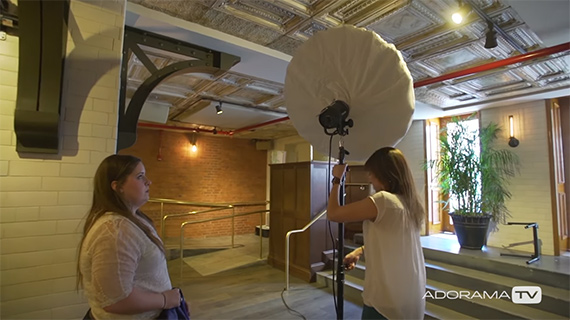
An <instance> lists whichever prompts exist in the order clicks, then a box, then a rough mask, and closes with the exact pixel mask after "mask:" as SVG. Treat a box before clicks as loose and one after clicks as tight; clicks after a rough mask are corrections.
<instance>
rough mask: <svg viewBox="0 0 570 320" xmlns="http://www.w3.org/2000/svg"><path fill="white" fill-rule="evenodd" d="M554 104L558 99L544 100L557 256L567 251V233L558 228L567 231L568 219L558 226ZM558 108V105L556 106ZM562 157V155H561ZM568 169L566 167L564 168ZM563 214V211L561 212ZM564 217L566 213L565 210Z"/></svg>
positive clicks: (553, 231)
mask: <svg viewBox="0 0 570 320" xmlns="http://www.w3.org/2000/svg"><path fill="white" fill-rule="evenodd" d="M554 104H556V105H558V106H560V103H559V101H558V99H548V100H546V101H545V107H546V122H547V123H546V125H547V132H548V163H549V171H550V181H551V182H550V201H551V208H552V210H551V211H552V212H551V214H552V236H553V244H554V255H555V256H559V255H560V254H561V253H562V252H564V251H567V250H568V249H569V241H570V239H569V237H568V236H567V235H564V234H562V235H561V234H560V232H559V231H560V228H561V227H562V228H565V229H566V232H568V221H567V220H566V225H565V226H560V224H561V223H564V222H561V221H560V220H561V219H560V213H559V212H558V203H557V202H558V188H559V185H558V180H557V177H556V172H555V171H556V164H555V161H556V160H555V158H554V143H555V139H557V138H556V137H554V136H555V135H556V136H558V134H557V133H556V132H554V130H555V128H553V126H552V121H553V118H552V110H553V105H554ZM558 108H560V107H558ZM560 139H563V137H562V136H561V137H560ZM562 157H563V155H562ZM562 167H563V169H562V170H564V162H562ZM566 169H568V168H566ZM562 179H564V177H562ZM562 184H563V185H564V181H563V182H562ZM563 206H566V203H564V204H563ZM567 210H568V208H566V211H567ZM563 214H564V213H563ZM565 214H566V218H567V215H568V213H567V212H566V213H565Z"/></svg>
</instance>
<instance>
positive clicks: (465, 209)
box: [427, 116, 520, 250]
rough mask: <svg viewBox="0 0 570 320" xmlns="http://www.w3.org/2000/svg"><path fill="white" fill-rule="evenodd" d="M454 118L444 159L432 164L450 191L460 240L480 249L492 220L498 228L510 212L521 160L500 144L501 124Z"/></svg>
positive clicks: (444, 139)
mask: <svg viewBox="0 0 570 320" xmlns="http://www.w3.org/2000/svg"><path fill="white" fill-rule="evenodd" d="M472 118H473V116H472V117H470V118H469V119H468V120H470V119H472ZM451 123H452V125H451V126H449V125H448V126H447V127H446V128H443V129H442V132H441V134H440V139H439V140H440V147H441V150H440V159H438V160H434V161H430V162H429V163H427V165H428V166H430V167H435V168H436V173H437V178H438V182H439V185H440V188H441V190H442V192H443V193H444V194H446V195H447V196H448V200H447V201H444V203H445V206H446V207H448V208H449V214H450V215H451V217H452V219H453V225H454V227H455V233H456V235H457V240H458V241H459V244H460V245H461V247H462V248H467V249H476V250H480V249H481V247H482V246H483V245H485V244H486V241H487V235H488V231H489V224H490V223H491V225H493V227H492V228H491V229H497V227H496V226H497V225H498V224H505V223H506V219H507V218H508V217H510V213H509V210H508V209H507V207H506V206H505V201H506V200H507V199H510V197H511V193H510V192H509V190H508V189H507V187H508V182H509V179H510V178H512V177H514V176H515V174H516V173H518V171H519V168H520V161H519V158H518V156H517V155H516V154H515V153H514V152H512V151H511V150H507V149H496V148H495V145H494V143H495V141H496V140H497V138H498V134H499V132H500V131H501V129H500V127H499V126H498V125H497V124H495V123H492V122H491V123H489V124H488V125H487V126H485V127H484V128H482V129H480V130H472V129H470V128H469V126H468V125H467V122H466V121H464V120H462V119H459V118H453V119H452V121H451ZM492 231H495V230H492Z"/></svg>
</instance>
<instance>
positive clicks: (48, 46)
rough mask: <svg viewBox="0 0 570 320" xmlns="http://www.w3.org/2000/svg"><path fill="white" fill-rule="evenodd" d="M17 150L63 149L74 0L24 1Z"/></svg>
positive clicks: (43, 150)
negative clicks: (63, 96) (62, 116)
mask: <svg viewBox="0 0 570 320" xmlns="http://www.w3.org/2000/svg"><path fill="white" fill-rule="evenodd" d="M18 9H19V13H18V14H19V20H20V21H21V22H22V23H21V24H20V25H19V37H20V40H19V52H20V54H19V62H18V66H19V72H18V95H17V98H16V99H17V101H16V111H15V113H14V131H15V132H16V138H17V143H16V151H17V152H25V153H51V154H54V153H55V154H57V153H59V140H60V134H59V122H60V108H61V91H62V80H63V66H64V63H65V56H66V45H67V33H68V30H67V22H68V17H69V2H68V0H57V1H49V3H48V2H46V1H38V0H34V1H32V0H30V1H20V3H19V7H18Z"/></svg>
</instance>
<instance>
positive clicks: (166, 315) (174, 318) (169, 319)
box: [83, 289, 190, 320]
mask: <svg viewBox="0 0 570 320" xmlns="http://www.w3.org/2000/svg"><path fill="white" fill-rule="evenodd" d="M178 290H180V289H178ZM157 319H160V320H190V311H189V310H188V308H187V306H186V301H185V300H184V295H183V294H182V290H180V305H179V306H178V307H176V308H171V309H163V310H162V312H161V313H160V314H159V315H158V317H157ZM83 320H95V318H93V317H92V316H91V309H89V310H87V313H86V314H85V316H84V317H83Z"/></svg>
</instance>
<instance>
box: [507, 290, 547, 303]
mask: <svg viewBox="0 0 570 320" xmlns="http://www.w3.org/2000/svg"><path fill="white" fill-rule="evenodd" d="M511 295H512V298H513V302H514V303H518V304H538V303H540V302H541V301H542V289H541V288H540V287H537V286H517V287H513V290H512V292H511Z"/></svg>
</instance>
